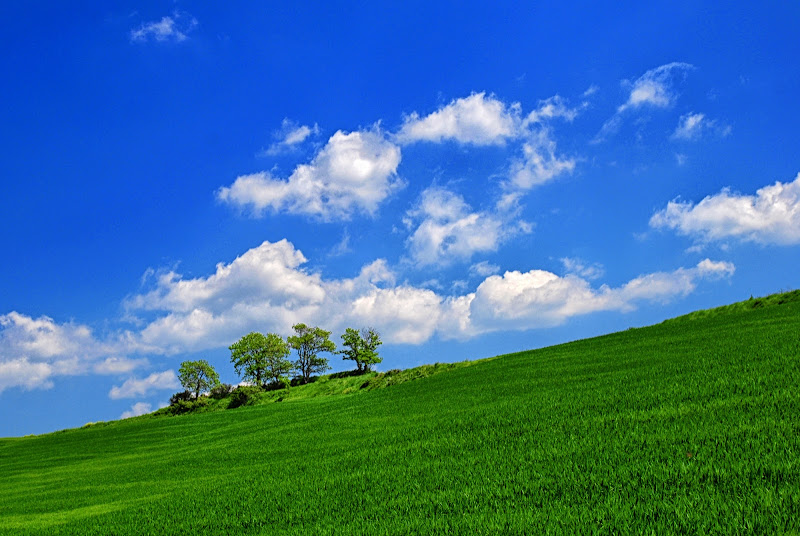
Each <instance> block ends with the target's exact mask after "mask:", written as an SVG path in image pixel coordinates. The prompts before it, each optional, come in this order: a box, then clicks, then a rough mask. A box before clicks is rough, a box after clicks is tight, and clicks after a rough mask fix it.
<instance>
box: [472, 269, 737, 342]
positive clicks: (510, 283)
mask: <svg viewBox="0 0 800 536" xmlns="http://www.w3.org/2000/svg"><path fill="white" fill-rule="evenodd" d="M733 271H734V267H733V265H732V264H730V263H725V262H714V261H710V260H708V259H705V260H703V261H701V262H700V263H699V264H698V265H697V266H695V267H694V268H689V269H686V268H679V269H678V270H675V271H673V272H657V273H653V274H647V275H643V276H640V277H637V278H635V279H633V280H631V281H630V282H628V283H626V284H625V285H623V286H622V287H619V288H609V287H608V286H606V285H603V286H601V287H600V288H598V289H594V288H592V287H591V285H590V284H589V283H588V282H587V281H586V280H585V279H582V278H580V277H578V276H576V275H566V276H564V277H559V276H557V275H556V274H553V273H551V272H547V271H543V270H531V271H529V272H526V273H521V272H518V271H511V272H506V273H505V274H504V275H503V276H499V275H494V276H491V277H488V278H487V279H486V280H484V282H483V283H481V284H480V286H479V287H478V289H477V290H476V292H475V293H474V294H472V295H470V296H467V297H465V299H464V301H467V302H468V312H467V313H463V314H466V316H467V320H462V324H463V325H465V326H469V327H468V328H465V329H464V331H465V332H466V333H469V334H477V333H483V332H488V331H498V330H506V329H534V328H543V327H552V326H556V325H559V324H562V323H563V322H565V321H566V320H567V319H569V318H571V317H574V316H579V315H585V314H589V313H593V312H597V311H615V310H616V311H628V310H631V309H633V308H634V307H635V302H637V301H639V300H647V301H655V302H666V301H669V300H671V299H674V298H676V297H679V296H685V295H686V294H688V293H689V292H691V291H692V290H694V288H695V286H696V284H697V282H698V281H699V280H702V279H716V278H719V277H725V276H730V275H731V274H732V273H733ZM461 307H462V308H465V309H466V306H465V305H464V303H461Z"/></svg>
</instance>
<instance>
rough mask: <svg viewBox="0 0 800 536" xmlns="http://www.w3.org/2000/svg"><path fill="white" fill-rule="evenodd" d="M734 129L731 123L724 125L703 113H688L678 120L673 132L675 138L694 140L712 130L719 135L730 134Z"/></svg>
mask: <svg viewBox="0 0 800 536" xmlns="http://www.w3.org/2000/svg"><path fill="white" fill-rule="evenodd" d="M732 130H733V129H732V128H731V127H730V126H729V125H722V124H720V123H718V122H717V121H715V120H713V119H708V118H707V117H706V116H705V114H702V113H688V114H685V115H682V116H681V118H680V119H679V120H678V126H677V127H675V132H673V133H672V139H673V140H694V139H697V138H699V137H700V136H701V135H702V134H703V133H704V132H707V131H712V132H714V133H716V134H717V135H718V136H721V137H725V136H728V135H729V134H730V133H731V131H732Z"/></svg>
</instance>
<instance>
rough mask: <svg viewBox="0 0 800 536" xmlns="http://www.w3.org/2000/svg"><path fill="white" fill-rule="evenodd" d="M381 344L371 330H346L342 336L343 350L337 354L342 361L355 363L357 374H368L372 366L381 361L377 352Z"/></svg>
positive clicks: (378, 335) (375, 332)
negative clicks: (347, 360) (349, 360)
mask: <svg viewBox="0 0 800 536" xmlns="http://www.w3.org/2000/svg"><path fill="white" fill-rule="evenodd" d="M381 344H383V343H382V341H381V338H380V334H379V333H378V332H377V331H376V330H375V329H373V328H362V329H361V331H360V332H359V331H357V330H355V329H353V328H347V329H346V330H345V332H344V333H343V334H342V345H343V346H344V348H342V349H341V350H339V352H338V353H339V354H341V356H342V359H352V360H353V361H355V362H356V367H358V371H359V372H369V370H370V368H371V366H372V365H374V364H376V363H380V362H381V361H383V358H381V357H380V356H379V355H378V351H377V349H378V346H380V345H381Z"/></svg>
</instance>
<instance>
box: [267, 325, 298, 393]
mask: <svg viewBox="0 0 800 536" xmlns="http://www.w3.org/2000/svg"><path fill="white" fill-rule="evenodd" d="M290 353H291V350H290V349H289V344H288V343H287V342H286V341H284V340H283V337H281V336H280V335H276V334H275V333H267V336H266V343H265V346H264V354H265V360H266V365H267V377H269V378H272V379H273V381H274V382H275V383H280V381H281V376H284V375H286V374H289V373H290V372H291V371H292V362H291V361H289V360H288V359H286V358H287V357H289V354H290Z"/></svg>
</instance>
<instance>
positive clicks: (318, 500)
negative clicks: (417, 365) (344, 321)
mask: <svg viewBox="0 0 800 536" xmlns="http://www.w3.org/2000/svg"><path fill="white" fill-rule="evenodd" d="M768 301H769V303H766V304H765V306H760V307H747V306H745V305H740V306H739V305H737V306H729V307H727V308H722V309H719V310H715V312H704V313H699V312H698V313H697V314H693V315H687V316H686V317H681V318H679V319H674V320H672V321H668V322H664V323H662V324H659V325H655V326H651V327H647V328H639V329H631V330H628V331H624V332H620V333H615V334H611V335H606V336H602V337H597V338H593V339H586V340H581V341H576V342H572V343H569V344H564V345H559V346H554V347H550V348H545V349H541V350H536V351H530V352H521V353H517V354H512V355H506V356H502V357H500V358H497V359H491V360H485V361H482V362H478V363H475V364H473V365H471V366H465V367H457V368H453V369H452V370H449V371H447V372H444V373H440V374H435V375H431V376H429V377H426V378H422V379H419V380H416V381H407V382H404V383H401V384H398V385H393V386H391V387H390V388H385V389H373V390H366V389H364V390H360V389H359V390H358V394H352V395H341V396H314V397H308V398H302V399H300V398H298V399H296V400H291V401H286V402H284V403H268V404H264V405H260V406H253V407H242V408H238V409H235V410H228V411H216V412H206V413H199V414H191V415H185V416H177V417H167V418H140V419H129V420H126V421H119V422H115V423H111V424H108V425H105V426H92V427H88V428H84V429H76V430H67V431H64V432H59V433H54V434H48V435H44V436H38V437H30V438H14V439H2V440H0V474H2V475H3V478H2V479H0V533H3V534H303V533H305V534H342V533H352V534H426V533H437V534H442V533H445V534H446V533H452V534H501V533H502V534H539V533H544V532H549V533H563V534H575V533H609V534H610V533H633V534H639V533H655V534H672V533H712V534H731V533H769V534H774V533H787V532H789V533H791V532H794V533H797V532H798V531H800V463H799V462H798V460H800V390H799V389H798V386H799V385H800V301H797V300H796V299H794V298H792V299H786V300H781V299H779V298H775V297H770V299H769V300H768ZM778 302H781V303H778ZM742 303H745V304H746V303H747V302H742ZM329 381H334V380H333V379H331V380H329ZM320 385H321V384H320ZM353 393H354V392H353Z"/></svg>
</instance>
